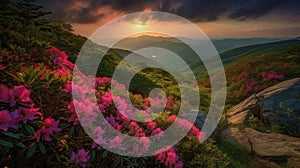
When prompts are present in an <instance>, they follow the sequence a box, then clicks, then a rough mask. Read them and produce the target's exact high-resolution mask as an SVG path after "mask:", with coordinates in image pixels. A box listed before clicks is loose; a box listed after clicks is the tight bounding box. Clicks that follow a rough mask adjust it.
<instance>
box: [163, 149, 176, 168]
mask: <svg viewBox="0 0 300 168" xmlns="http://www.w3.org/2000/svg"><path fill="white" fill-rule="evenodd" d="M177 160H178V157H177V155H176V153H175V152H173V151H170V152H168V154H167V158H166V161H165V164H166V165H167V166H168V165H169V166H170V167H172V165H174V164H176V162H177Z"/></svg>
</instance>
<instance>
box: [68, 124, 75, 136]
mask: <svg viewBox="0 0 300 168" xmlns="http://www.w3.org/2000/svg"><path fill="white" fill-rule="evenodd" d="M74 129H75V126H72V128H71V130H70V132H69V136H72V135H73V133H74Z"/></svg>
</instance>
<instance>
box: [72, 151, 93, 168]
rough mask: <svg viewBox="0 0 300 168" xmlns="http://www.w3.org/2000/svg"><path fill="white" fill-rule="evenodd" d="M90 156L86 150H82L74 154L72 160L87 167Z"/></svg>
mask: <svg viewBox="0 0 300 168" xmlns="http://www.w3.org/2000/svg"><path fill="white" fill-rule="evenodd" d="M89 159H90V156H89V153H88V152H86V151H85V150H84V149H80V150H79V151H78V153H77V154H76V153H75V152H72V156H71V160H72V161H75V163H76V164H78V165H80V166H82V167H86V163H87V162H88V161H89Z"/></svg>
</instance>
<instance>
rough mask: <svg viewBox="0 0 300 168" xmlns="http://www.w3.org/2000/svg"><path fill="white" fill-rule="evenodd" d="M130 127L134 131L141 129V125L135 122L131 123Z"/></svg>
mask: <svg viewBox="0 0 300 168" xmlns="http://www.w3.org/2000/svg"><path fill="white" fill-rule="evenodd" d="M129 126H130V127H131V128H133V129H138V128H139V125H138V124H137V123H136V122H134V121H131V122H130V124H129Z"/></svg>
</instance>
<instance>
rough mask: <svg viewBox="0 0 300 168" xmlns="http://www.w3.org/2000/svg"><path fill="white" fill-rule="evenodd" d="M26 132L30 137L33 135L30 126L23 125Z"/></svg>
mask: <svg viewBox="0 0 300 168" xmlns="http://www.w3.org/2000/svg"><path fill="white" fill-rule="evenodd" d="M24 127H25V129H26V131H27V132H28V133H29V134H30V135H33V134H34V129H33V128H32V126H30V125H28V124H26V125H24Z"/></svg>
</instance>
